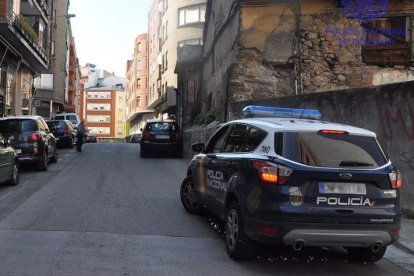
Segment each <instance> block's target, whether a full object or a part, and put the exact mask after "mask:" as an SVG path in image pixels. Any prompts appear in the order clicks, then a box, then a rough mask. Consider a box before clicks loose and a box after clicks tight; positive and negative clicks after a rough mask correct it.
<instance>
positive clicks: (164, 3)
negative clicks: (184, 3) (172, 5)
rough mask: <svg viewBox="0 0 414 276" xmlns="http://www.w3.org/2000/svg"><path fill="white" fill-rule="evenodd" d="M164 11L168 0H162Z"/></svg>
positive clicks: (166, 8)
mask: <svg viewBox="0 0 414 276" xmlns="http://www.w3.org/2000/svg"><path fill="white" fill-rule="evenodd" d="M163 6H164V7H163V8H164V11H166V10H168V0H163Z"/></svg>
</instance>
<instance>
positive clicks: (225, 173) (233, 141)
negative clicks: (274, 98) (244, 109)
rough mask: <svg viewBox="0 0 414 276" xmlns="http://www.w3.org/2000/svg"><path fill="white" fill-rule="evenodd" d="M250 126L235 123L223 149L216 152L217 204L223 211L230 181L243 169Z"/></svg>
mask: <svg viewBox="0 0 414 276" xmlns="http://www.w3.org/2000/svg"><path fill="white" fill-rule="evenodd" d="M248 132H249V127H248V126H247V125H244V124H234V125H233V126H232V127H231V129H230V130H229V132H228V135H227V137H226V141H225V143H224V146H223V147H222V150H221V151H220V152H218V153H217V154H216V163H215V173H216V175H217V176H219V177H220V179H219V178H217V181H220V185H218V186H219V188H218V189H216V190H215V192H216V193H215V202H214V203H215V204H216V205H217V208H219V209H220V210H221V211H223V210H224V209H223V208H224V207H225V200H226V196H227V192H228V189H229V188H230V185H231V183H230V181H233V179H232V178H234V177H236V178H237V177H238V174H240V172H241V170H243V169H244V168H243V161H244V160H245V155H246V153H245V150H244V148H245V143H246V139H247V134H248Z"/></svg>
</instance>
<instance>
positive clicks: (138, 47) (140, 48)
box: [137, 42, 142, 53]
mask: <svg viewBox="0 0 414 276" xmlns="http://www.w3.org/2000/svg"><path fill="white" fill-rule="evenodd" d="M137 51H138V53H141V52H142V43H141V42H138V45H137Z"/></svg>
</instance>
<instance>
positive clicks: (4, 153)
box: [0, 134, 12, 183]
mask: <svg viewBox="0 0 414 276" xmlns="http://www.w3.org/2000/svg"><path fill="white" fill-rule="evenodd" d="M11 161H12V158H11V152H10V149H9V148H8V143H7V142H6V140H5V139H4V138H3V135H1V134H0V183H1V182H4V181H6V180H8V179H9V177H10V171H11V169H10V168H11V166H12V163H11Z"/></svg>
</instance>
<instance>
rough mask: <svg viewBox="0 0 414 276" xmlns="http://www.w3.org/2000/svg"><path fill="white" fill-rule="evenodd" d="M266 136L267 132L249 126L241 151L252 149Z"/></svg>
mask: <svg viewBox="0 0 414 276" xmlns="http://www.w3.org/2000/svg"><path fill="white" fill-rule="evenodd" d="M266 136H267V133H266V132H265V131H263V130H259V129H256V128H250V129H249V134H248V135H247V140H246V144H245V145H244V148H243V150H242V151H243V152H250V151H254V150H255V149H256V148H257V146H259V145H260V143H261V142H262V141H263V139H264V138H265V137H266Z"/></svg>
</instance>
